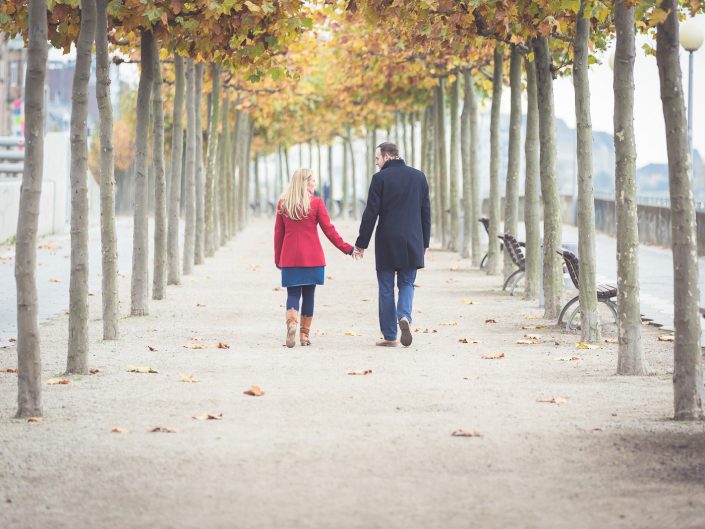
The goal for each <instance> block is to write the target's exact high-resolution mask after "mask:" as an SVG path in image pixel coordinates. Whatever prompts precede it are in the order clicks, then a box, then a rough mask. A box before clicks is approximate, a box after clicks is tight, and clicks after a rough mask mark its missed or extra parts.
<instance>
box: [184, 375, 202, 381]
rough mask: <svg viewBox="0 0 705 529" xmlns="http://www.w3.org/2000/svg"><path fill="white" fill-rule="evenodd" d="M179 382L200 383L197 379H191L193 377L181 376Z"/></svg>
mask: <svg viewBox="0 0 705 529" xmlns="http://www.w3.org/2000/svg"><path fill="white" fill-rule="evenodd" d="M179 380H180V381H181V382H200V380H198V379H197V378H193V375H181V378H180V379H179Z"/></svg>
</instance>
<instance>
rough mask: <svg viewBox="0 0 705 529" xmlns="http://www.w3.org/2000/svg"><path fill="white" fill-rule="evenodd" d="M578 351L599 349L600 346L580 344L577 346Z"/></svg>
mask: <svg viewBox="0 0 705 529" xmlns="http://www.w3.org/2000/svg"><path fill="white" fill-rule="evenodd" d="M575 348H576V349H599V348H600V346H599V345H597V344H594V343H585V342H578V343H577V344H575Z"/></svg>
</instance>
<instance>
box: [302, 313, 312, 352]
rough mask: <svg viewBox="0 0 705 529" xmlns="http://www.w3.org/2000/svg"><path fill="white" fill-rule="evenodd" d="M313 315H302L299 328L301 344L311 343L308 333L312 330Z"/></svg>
mask: <svg viewBox="0 0 705 529" xmlns="http://www.w3.org/2000/svg"><path fill="white" fill-rule="evenodd" d="M312 321H313V316H301V327H300V328H299V341H300V342H301V345H311V340H309V339H308V335H309V333H310V332H311V322H312Z"/></svg>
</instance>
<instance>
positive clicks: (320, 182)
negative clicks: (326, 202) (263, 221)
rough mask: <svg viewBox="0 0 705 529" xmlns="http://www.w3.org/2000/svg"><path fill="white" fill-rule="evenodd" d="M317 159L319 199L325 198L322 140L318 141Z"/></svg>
mask: <svg viewBox="0 0 705 529" xmlns="http://www.w3.org/2000/svg"><path fill="white" fill-rule="evenodd" d="M316 157H317V159H318V160H317V162H318V163H317V166H318V171H317V174H316V177H317V179H318V196H319V197H322V196H323V178H322V177H321V170H322V166H321V162H322V158H321V142H320V140H316ZM276 198H277V200H278V199H279V195H277V197H276ZM277 200H275V201H274V203H275V204H276V203H277Z"/></svg>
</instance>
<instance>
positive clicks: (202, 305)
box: [196, 303, 205, 307]
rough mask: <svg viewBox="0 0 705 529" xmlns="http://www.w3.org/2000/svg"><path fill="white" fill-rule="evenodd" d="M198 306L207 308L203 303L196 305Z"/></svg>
mask: <svg viewBox="0 0 705 529" xmlns="http://www.w3.org/2000/svg"><path fill="white" fill-rule="evenodd" d="M196 306H197V307H205V305H204V304H203V303H196Z"/></svg>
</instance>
